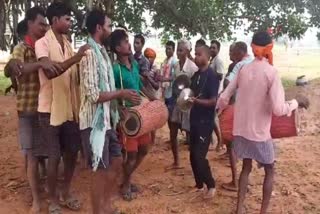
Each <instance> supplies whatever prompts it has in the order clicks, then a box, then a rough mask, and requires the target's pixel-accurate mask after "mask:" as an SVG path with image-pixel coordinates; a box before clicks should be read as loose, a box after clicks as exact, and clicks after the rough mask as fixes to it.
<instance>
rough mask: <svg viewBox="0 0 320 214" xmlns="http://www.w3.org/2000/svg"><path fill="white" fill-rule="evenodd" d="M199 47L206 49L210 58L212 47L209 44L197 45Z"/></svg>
mask: <svg viewBox="0 0 320 214" xmlns="http://www.w3.org/2000/svg"><path fill="white" fill-rule="evenodd" d="M197 48H202V49H203V50H204V51H205V53H206V55H207V56H208V58H210V57H211V52H210V47H209V46H208V45H199V46H197Z"/></svg>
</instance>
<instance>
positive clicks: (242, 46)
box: [234, 42, 248, 53]
mask: <svg viewBox="0 0 320 214" xmlns="http://www.w3.org/2000/svg"><path fill="white" fill-rule="evenodd" d="M234 49H235V50H239V51H242V52H244V53H248V46H247V44H246V43H244V42H236V43H235V44H234Z"/></svg>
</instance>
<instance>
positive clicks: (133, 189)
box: [130, 184, 140, 193]
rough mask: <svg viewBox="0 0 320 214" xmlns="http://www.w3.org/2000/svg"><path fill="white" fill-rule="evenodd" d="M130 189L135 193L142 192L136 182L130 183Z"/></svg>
mask: <svg viewBox="0 0 320 214" xmlns="http://www.w3.org/2000/svg"><path fill="white" fill-rule="evenodd" d="M130 189H131V192H133V193H137V192H140V189H139V187H138V186H137V185H135V184H130Z"/></svg>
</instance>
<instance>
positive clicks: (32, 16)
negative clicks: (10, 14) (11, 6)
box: [24, 7, 46, 22]
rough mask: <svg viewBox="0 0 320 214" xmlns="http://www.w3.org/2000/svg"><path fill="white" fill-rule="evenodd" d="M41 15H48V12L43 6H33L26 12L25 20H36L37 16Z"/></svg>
mask: <svg viewBox="0 0 320 214" xmlns="http://www.w3.org/2000/svg"><path fill="white" fill-rule="evenodd" d="M38 15H41V16H43V17H46V13H45V12H44V10H43V9H42V8H41V7H32V8H30V9H29V10H27V12H26V16H25V18H24V19H25V20H26V21H27V22H28V21H34V20H36V18H37V16H38Z"/></svg>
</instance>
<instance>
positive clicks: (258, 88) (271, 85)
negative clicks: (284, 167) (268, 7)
mask: <svg viewBox="0 0 320 214" xmlns="http://www.w3.org/2000/svg"><path fill="white" fill-rule="evenodd" d="M251 47H252V50H253V53H254V55H255V60H254V61H253V62H251V63H249V64H247V65H244V66H243V68H242V69H241V70H240V71H239V72H238V73H237V74H236V75H235V77H234V79H233V80H232V81H231V82H230V84H229V85H228V87H227V88H226V90H225V91H224V92H223V93H222V94H221V96H220V99H219V100H218V104H217V107H218V109H220V111H221V110H223V109H224V108H225V107H226V106H227V105H228V104H229V100H230V98H231V96H232V95H233V94H234V93H235V91H236V90H237V98H236V103H235V108H234V123H233V124H234V125H233V136H234V140H233V148H234V152H235V154H236V156H237V157H238V158H240V159H243V166H242V171H241V175H240V180H239V191H238V203H237V212H236V213H237V214H241V213H243V204H244V200H245V195H246V193H247V186H248V178H249V174H250V173H251V170H252V160H255V161H257V162H258V163H259V165H260V166H262V167H264V171H265V177H264V183H263V198H262V205H261V211H260V213H261V214H266V213H267V209H268V206H269V202H270V198H271V193H272V187H273V177H274V160H275V152H274V145H273V142H272V138H271V133H270V127H271V119H272V113H273V114H275V115H276V116H283V115H291V113H292V111H293V110H295V109H296V108H298V106H300V107H304V108H308V106H309V101H308V100H307V99H306V98H305V97H302V96H299V97H297V98H296V99H294V100H291V101H285V94H284V89H283V86H282V83H281V79H280V77H279V76H278V72H277V70H276V69H275V68H274V67H273V62H272V59H273V57H272V48H273V42H272V39H271V37H270V35H269V34H268V33H267V32H259V33H256V34H255V35H254V36H253V39H252V44H251Z"/></svg>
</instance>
